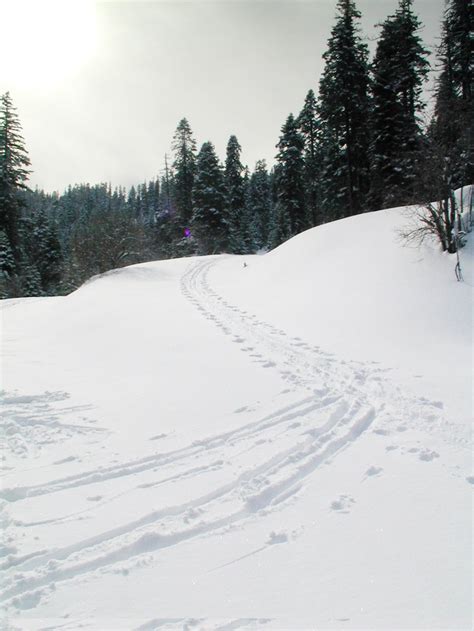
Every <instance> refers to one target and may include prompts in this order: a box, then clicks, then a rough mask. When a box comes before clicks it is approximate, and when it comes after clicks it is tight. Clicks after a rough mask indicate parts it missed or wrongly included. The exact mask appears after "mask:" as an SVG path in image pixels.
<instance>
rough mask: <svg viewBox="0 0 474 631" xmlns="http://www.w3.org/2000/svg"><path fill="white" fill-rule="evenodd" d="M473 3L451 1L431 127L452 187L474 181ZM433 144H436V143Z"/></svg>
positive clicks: (435, 150)
mask: <svg viewBox="0 0 474 631" xmlns="http://www.w3.org/2000/svg"><path fill="white" fill-rule="evenodd" d="M473 41H474V6H473V4H472V2H471V0H451V2H450V4H449V5H448V7H447V9H446V11H445V15H444V20H443V30H442V41H441V45H440V48H439V51H438V53H439V58H440V66H441V68H440V74H439V77H438V80H437V88H436V103H435V112H434V117H433V121H432V124H431V129H430V132H431V133H430V137H431V138H430V139H431V140H432V145H431V146H430V150H431V155H432V156H433V154H434V155H435V156H436V155H439V156H440V157H442V159H443V160H444V161H445V165H444V171H445V172H446V173H447V174H448V172H449V178H450V180H451V181H450V183H449V184H450V186H452V187H453V188H458V187H460V186H462V185H464V184H471V183H472V182H473V181H474V155H473V150H474V149H473V145H474V123H473V118H474V117H473V109H474V107H473V93H474V86H473V83H474V67H473V66H474V55H473V45H472V42H473ZM433 143H434V144H433Z"/></svg>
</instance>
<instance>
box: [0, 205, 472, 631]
mask: <svg viewBox="0 0 474 631" xmlns="http://www.w3.org/2000/svg"><path fill="white" fill-rule="evenodd" d="M407 212H408V211H407V210H406V209H393V210H387V211H380V212H377V213H370V214H366V215H362V216H358V217H352V218H350V219H345V220H342V221H339V222H335V223H333V224H327V225H325V226H320V227H318V228H315V229H312V230H309V231H307V232H305V233H303V234H301V235H299V236H297V237H295V238H294V239H292V240H290V241H289V242H287V243H285V244H284V245H282V246H281V247H279V248H277V249H276V250H274V251H273V252H270V253H269V254H266V255H262V256H245V257H238V256H225V255H222V256H211V257H202V258H188V259H179V260H173V261H164V262H156V263H147V264H141V265H135V266H131V267H128V268H124V269H120V270H114V271H113V272H110V273H108V274H105V275H102V276H101V277H96V278H95V279H92V280H91V281H90V282H88V283H86V284H85V285H84V286H83V287H81V288H80V289H79V290H77V291H76V292H74V293H73V294H71V295H70V296H67V297H64V298H44V299H36V300H35V299H28V300H18V301H4V303H3V305H2V324H3V334H2V347H3V348H2V351H3V358H4V359H3V367H2V368H3V388H4V402H3V412H4V413H3V421H2V424H3V430H4V436H5V449H4V453H3V460H2V472H1V473H2V487H1V489H0V510H1V516H2V525H3V532H4V538H3V545H2V547H1V552H2V559H1V560H0V565H1V571H2V573H3V574H4V576H3V580H2V591H1V599H2V603H3V606H4V612H5V614H4V619H5V625H4V626H6V628H25V629H44V628H45V627H48V628H59V627H60V628H61V629H75V628H78V627H79V626H83V627H85V628H89V629H101V630H102V629H141V630H143V631H144V630H148V631H151V630H153V629H160V631H161V630H162V629H185V628H187V629H203V630H204V629H260V628H262V629H310V628H315V627H316V628H318V629H362V628H364V629H369V628H370V629H388V628H390V629H430V631H432V630H434V629H442V628H450V629H468V628H471V623H472V618H471V616H472V611H471V594H470V586H471V561H470V553H471V547H472V530H471V526H472V524H471V502H472V497H471V496H472V488H473V484H474V477H473V476H472V473H471V440H470V438H471V436H470V417H471V408H470V399H471V384H472V372H471V371H472V368H471V350H472V311H471V309H472V293H471V292H472V284H473V282H472V254H473V253H472V244H471V243H469V244H468V245H467V246H466V248H464V249H463V250H462V252H461V262H462V266H463V273H464V278H465V282H464V283H458V282H457V281H456V278H455V275H454V265H455V261H454V260H453V257H452V256H448V255H442V254H440V253H439V252H438V251H437V248H436V247H435V246H432V247H431V246H424V247H423V248H421V249H412V248H407V247H404V246H403V244H402V243H401V242H400V239H399V237H398V231H399V229H400V227H401V226H402V225H404V223H405V222H406V221H407V219H406V213H407ZM244 262H245V263H246V265H245V266H244ZM10 624H11V626H9V625H10Z"/></svg>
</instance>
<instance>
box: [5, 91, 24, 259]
mask: <svg viewBox="0 0 474 631" xmlns="http://www.w3.org/2000/svg"><path fill="white" fill-rule="evenodd" d="M29 166H30V159H29V157H28V154H27V151H26V148H25V142H24V140H23V136H22V128H21V124H20V121H19V119H18V115H17V113H16V108H15V107H14V105H13V102H12V99H11V97H10V94H9V92H6V93H5V94H3V95H2V96H1V97H0V230H2V231H4V232H5V234H6V235H7V237H8V240H9V243H10V246H11V248H12V251H13V255H14V257H15V259H17V260H18V259H19V258H20V243H19V234H18V221H19V217H20V210H21V206H22V200H21V197H20V195H19V193H20V191H21V190H22V189H26V181H27V179H28V176H29V174H30V170H29V168H28V167H29Z"/></svg>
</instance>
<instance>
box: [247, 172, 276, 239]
mask: <svg viewBox="0 0 474 631" xmlns="http://www.w3.org/2000/svg"><path fill="white" fill-rule="evenodd" d="M246 205H247V209H248V211H247V212H248V216H249V219H250V236H251V243H252V245H253V250H254V251H257V250H261V249H262V248H265V247H267V245H268V239H269V230H270V221H271V212H272V198H271V187H270V178H269V175H268V171H267V165H266V162H265V160H259V161H258V162H257V163H256V165H255V170H254V172H253V173H252V175H251V176H250V181H249V185H248V189H247V200H246Z"/></svg>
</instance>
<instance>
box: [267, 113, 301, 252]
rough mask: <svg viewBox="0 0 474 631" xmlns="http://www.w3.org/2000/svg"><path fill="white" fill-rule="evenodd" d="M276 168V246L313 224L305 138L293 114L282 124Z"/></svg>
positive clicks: (274, 222) (273, 228)
mask: <svg viewBox="0 0 474 631" xmlns="http://www.w3.org/2000/svg"><path fill="white" fill-rule="evenodd" d="M277 148H278V154H277V156H276V159H277V167H276V170H275V178H276V190H277V205H276V208H275V217H274V220H273V226H272V236H271V243H272V246H275V245H278V244H279V243H282V242H283V241H285V240H286V239H288V238H290V237H292V236H294V235H295V234H298V233H299V232H302V231H303V230H306V229H307V228H310V227H311V221H310V217H309V213H308V211H307V209H306V206H305V189H304V160H303V149H304V140H303V136H302V135H301V133H300V131H299V129H298V124H297V122H296V120H295V118H294V116H293V114H290V115H289V116H288V118H287V119H286V122H285V124H284V125H283V127H282V128H281V136H280V141H279V142H278V144H277Z"/></svg>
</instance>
